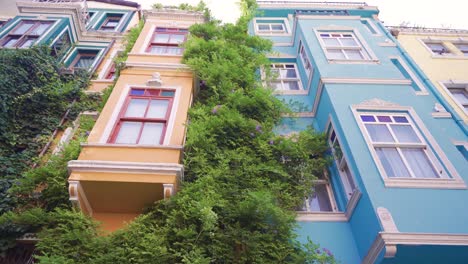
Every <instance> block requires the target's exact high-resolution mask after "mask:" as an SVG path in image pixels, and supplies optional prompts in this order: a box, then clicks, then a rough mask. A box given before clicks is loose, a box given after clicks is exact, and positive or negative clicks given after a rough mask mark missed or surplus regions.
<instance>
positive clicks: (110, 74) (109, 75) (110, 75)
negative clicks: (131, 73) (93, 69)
mask: <svg viewBox="0 0 468 264" xmlns="http://www.w3.org/2000/svg"><path fill="white" fill-rule="evenodd" d="M114 78H115V63H112V66H111V68H110V69H109V71H108V72H107V74H106V78H105V79H107V80H113V79H114Z"/></svg>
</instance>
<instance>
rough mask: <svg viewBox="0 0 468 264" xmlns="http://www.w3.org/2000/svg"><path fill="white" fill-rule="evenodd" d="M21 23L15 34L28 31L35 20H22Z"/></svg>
mask: <svg viewBox="0 0 468 264" xmlns="http://www.w3.org/2000/svg"><path fill="white" fill-rule="evenodd" d="M20 23H21V24H20V25H19V26H18V27H17V28H16V29H15V30H14V31H13V34H18V35H23V34H24V33H25V32H26V31H28V30H29V29H30V28H31V27H32V26H33V25H34V22H31V21H28V22H20Z"/></svg>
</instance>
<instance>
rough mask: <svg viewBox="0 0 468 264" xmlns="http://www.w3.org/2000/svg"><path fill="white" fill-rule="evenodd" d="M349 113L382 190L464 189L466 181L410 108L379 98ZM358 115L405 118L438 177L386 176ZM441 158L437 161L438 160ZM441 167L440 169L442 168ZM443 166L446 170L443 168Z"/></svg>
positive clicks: (358, 106) (356, 106)
mask: <svg viewBox="0 0 468 264" xmlns="http://www.w3.org/2000/svg"><path fill="white" fill-rule="evenodd" d="M351 110H352V112H353V114H354V118H355V120H356V122H357V124H358V126H359V128H360V130H361V133H362V135H363V137H364V140H365V141H366V144H367V147H368V149H369V151H370V153H371V156H372V158H373V160H374V161H375V164H376V166H377V169H378V171H379V173H380V175H381V177H382V179H383V181H384V185H385V187H398V188H435V189H466V185H465V182H464V181H463V179H462V178H461V177H460V175H459V174H458V172H457V170H456V169H455V167H454V166H453V165H452V163H451V162H450V160H449V159H448V158H447V156H446V155H445V154H444V152H443V151H442V149H441V148H440V146H439V145H438V144H437V142H436V141H435V139H434V138H433V137H432V135H431V134H430V132H429V130H428V129H427V128H426V127H425V125H424V123H423V121H422V120H421V119H420V118H419V116H418V115H417V114H416V111H414V109H413V108H412V107H406V106H399V105H397V104H394V103H391V102H385V101H383V100H380V99H372V100H369V101H365V102H363V103H361V104H358V105H352V106H351ZM361 114H380V115H391V114H395V115H400V116H402V115H405V114H406V117H407V118H408V120H409V121H410V122H412V125H414V126H413V127H414V128H415V129H414V130H415V132H416V133H417V135H418V136H419V137H420V138H421V139H423V140H424V141H423V142H424V145H425V147H426V150H427V151H426V153H427V156H428V158H429V159H430V161H431V162H432V163H433V164H436V168H437V169H439V168H440V169H442V170H443V172H442V174H441V175H442V176H443V177H441V178H389V177H387V175H386V173H385V169H384V167H383V165H382V164H381V162H380V159H379V157H378V155H377V152H376V151H375V146H374V144H373V143H372V141H371V139H370V136H369V134H368V133H367V129H366V127H365V126H364V123H363V122H361V117H360V115H361ZM436 155H437V157H439V158H440V162H439V160H438V159H437V157H436ZM442 164H443V166H442ZM444 167H445V168H444Z"/></svg>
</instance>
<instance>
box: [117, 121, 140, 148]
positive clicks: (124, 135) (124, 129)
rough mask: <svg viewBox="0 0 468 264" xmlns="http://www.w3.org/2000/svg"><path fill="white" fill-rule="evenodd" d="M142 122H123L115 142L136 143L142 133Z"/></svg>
mask: <svg viewBox="0 0 468 264" xmlns="http://www.w3.org/2000/svg"><path fill="white" fill-rule="evenodd" d="M141 124H142V123H141V122H122V124H121V126H120V130H119V134H117V137H116V139H115V143H120V144H135V143H136V141H137V138H138V134H139V133H140V128H141Z"/></svg>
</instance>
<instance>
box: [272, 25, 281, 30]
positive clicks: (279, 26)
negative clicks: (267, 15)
mask: <svg viewBox="0 0 468 264" xmlns="http://www.w3.org/2000/svg"><path fill="white" fill-rule="evenodd" d="M271 29H272V30H277V31H282V30H283V25H271Z"/></svg>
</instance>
